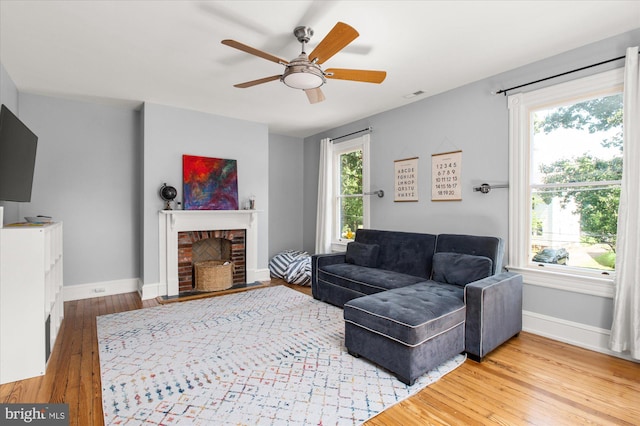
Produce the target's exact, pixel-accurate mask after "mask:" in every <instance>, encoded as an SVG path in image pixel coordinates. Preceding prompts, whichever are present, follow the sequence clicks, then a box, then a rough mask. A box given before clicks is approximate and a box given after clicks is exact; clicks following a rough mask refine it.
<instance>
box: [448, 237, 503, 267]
mask: <svg viewBox="0 0 640 426" xmlns="http://www.w3.org/2000/svg"><path fill="white" fill-rule="evenodd" d="M436 253H460V254H470V255H473V256H485V257H488V258H489V259H491V261H492V262H493V266H492V269H491V275H493V274H498V273H500V272H502V258H503V257H504V240H503V239H502V238H498V237H482V236H478V235H463V234H439V235H438V241H437V242H436Z"/></svg>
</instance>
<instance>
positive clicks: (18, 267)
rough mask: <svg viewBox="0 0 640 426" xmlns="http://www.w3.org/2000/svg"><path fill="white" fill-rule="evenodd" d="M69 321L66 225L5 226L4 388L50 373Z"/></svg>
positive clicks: (1, 260) (1, 281) (0, 271)
mask: <svg viewBox="0 0 640 426" xmlns="http://www.w3.org/2000/svg"><path fill="white" fill-rule="evenodd" d="M63 317H64V300H63V298H62V223H52V224H47V225H42V226H9V227H5V228H0V384H2V383H8V382H13V381H16V380H22V379H26V378H29V377H35V376H41V375H43V374H44V373H45V371H46V366H47V361H48V360H49V356H50V354H51V350H52V349H53V345H54V343H55V340H56V336H57V335H58V331H59V329H60V325H61V323H62V319H63Z"/></svg>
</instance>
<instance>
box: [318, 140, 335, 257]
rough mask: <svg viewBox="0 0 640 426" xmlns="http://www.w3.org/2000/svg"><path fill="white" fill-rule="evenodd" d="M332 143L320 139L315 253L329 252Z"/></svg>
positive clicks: (331, 214)
mask: <svg viewBox="0 0 640 426" xmlns="http://www.w3.org/2000/svg"><path fill="white" fill-rule="evenodd" d="M332 163H333V143H332V142H331V139H329V138H326V139H322V140H321V141H320V169H319V171H318V212H317V216H316V254H324V253H330V252H331V229H332V226H331V222H332V218H333V212H332V211H331V206H332V200H331V192H332V186H333V173H332V171H333V165H332Z"/></svg>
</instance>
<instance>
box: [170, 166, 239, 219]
mask: <svg viewBox="0 0 640 426" xmlns="http://www.w3.org/2000/svg"><path fill="white" fill-rule="evenodd" d="M182 183H183V197H184V200H183V201H184V208H185V210H238V167H237V162H236V160H224V159H221V158H210V157H198V156H193V155H183V156H182Z"/></svg>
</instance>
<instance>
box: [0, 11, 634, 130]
mask: <svg viewBox="0 0 640 426" xmlns="http://www.w3.org/2000/svg"><path fill="white" fill-rule="evenodd" d="M338 21H342V22H345V23H347V24H349V25H351V26H353V27H354V28H355V29H356V30H358V32H359V33H360V37H358V38H357V39H356V40H355V41H354V42H352V43H351V44H350V45H349V46H347V48H345V49H344V50H343V51H341V52H339V53H338V54H336V55H335V56H333V57H332V58H331V59H329V60H328V61H327V62H326V63H325V64H323V67H324V68H325V69H326V68H356V69H374V70H386V71H387V79H386V80H385V81H384V82H383V83H382V84H380V85H377V84H370V83H358V82H351V81H341V80H329V81H328V83H327V84H326V85H325V86H324V87H323V89H322V90H323V91H324V94H325V96H326V98H327V100H326V101H324V102H321V103H318V104H314V105H311V104H309V102H308V101H307V97H306V96H305V94H304V93H303V92H302V91H298V90H294V89H291V88H288V87H286V86H284V84H282V83H281V82H279V81H273V82H270V83H265V84H262V85H259V86H255V87H252V88H247V89H238V88H234V87H233V84H235V83H241V82H245V81H249V80H255V79H258V78H261V77H267V76H271V75H275V74H281V73H282V71H283V66H281V65H279V64H276V63H273V62H269V61H267V60H264V59H261V58H258V57H255V56H252V55H249V54H246V53H244V52H241V51H238V50H235V49H232V48H230V47H227V46H224V45H222V44H221V43H220V41H221V40H223V39H227V38H230V39H234V40H237V41H240V42H242V43H245V44H248V45H250V46H253V47H255V48H257V49H260V50H263V51H266V52H268V53H271V54H273V55H276V56H279V57H283V58H287V59H293V58H295V57H296V56H297V55H298V54H299V53H300V44H299V43H298V41H297V40H296V39H295V38H294V36H293V34H292V31H293V29H294V28H295V27H296V26H298V25H307V26H310V27H312V28H313V29H314V31H315V35H314V37H313V38H312V40H311V42H310V43H309V45H310V49H312V48H313V47H314V46H315V45H316V44H317V43H319V42H320V40H322V38H323V37H324V36H325V35H326V34H327V33H328V32H329V30H331V28H332V27H333V26H334V25H335V23H336V22H338ZM638 27H640V1H398V0H396V1H336V2H330V1H293V0H289V1H188V0H184V1H178V0H174V1H161V0H142V1H132V0H128V1H125V0H120V1H106V0H100V1H96V0H83V1H73V0H70V1H55V0H46V1H36V0H23V1H19V0H0V61H1V62H2V64H3V65H4V67H5V68H6V70H7V72H8V73H9V75H10V76H11V78H12V80H13V81H14V82H15V84H16V86H17V87H18V89H19V90H20V91H23V92H30V93H37V94H45V95H52V96H61V97H67V98H72V99H87V100H94V101H95V100H98V101H100V102H111V103H126V104H140V103H141V102H143V101H148V102H152V103H158V104H164V105H172V106H176V107H181V108H187V109H193V110H198V111H204V112H208V113H212V114H216V115H221V116H226V117H234V118H239V119H243V120H250V121H255V122H260V123H267V124H268V125H269V131H270V132H273V133H278V134H283V135H289V136H295V137H305V136H309V135H312V134H315V133H318V132H320V131H323V130H327V129H330V128H333V127H336V126H339V125H342V124H345V123H349V122H352V121H355V120H357V119H360V118H363V117H367V116H370V115H373V114H376V113H379V112H382V111H386V110H389V109H392V108H396V107H399V106H402V105H405V104H408V103H410V102H415V101H417V100H420V99H423V98H424V97H426V96H431V95H434V94H437V93H441V92H444V91H447V90H449V89H452V88H455V87H459V86H461V85H464V84H467V83H470V82H473V81H477V80H480V79H483V78H485V77H489V76H492V75H495V74H498V73H501V72H504V71H507V70H510V69H513V68H516V67H519V66H521V65H524V64H527V63H531V62H534V61H537V60H539V59H542V58H546V57H549V56H553V55H555V54H558V53H561V52H564V51H567V50H570V49H573V48H576V47H579V46H583V45H586V44H589V43H591V42H595V41H598V40H601V39H604V38H607V37H610V36H614V35H616V34H620V33H623V32H626V31H629V30H631V29H634V28H638ZM310 49H307V51H310ZM419 90H421V91H424V92H425V93H424V95H422V96H419V97H414V98H412V99H406V98H405V97H404V96H405V95H407V94H410V93H413V92H416V91H419Z"/></svg>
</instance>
